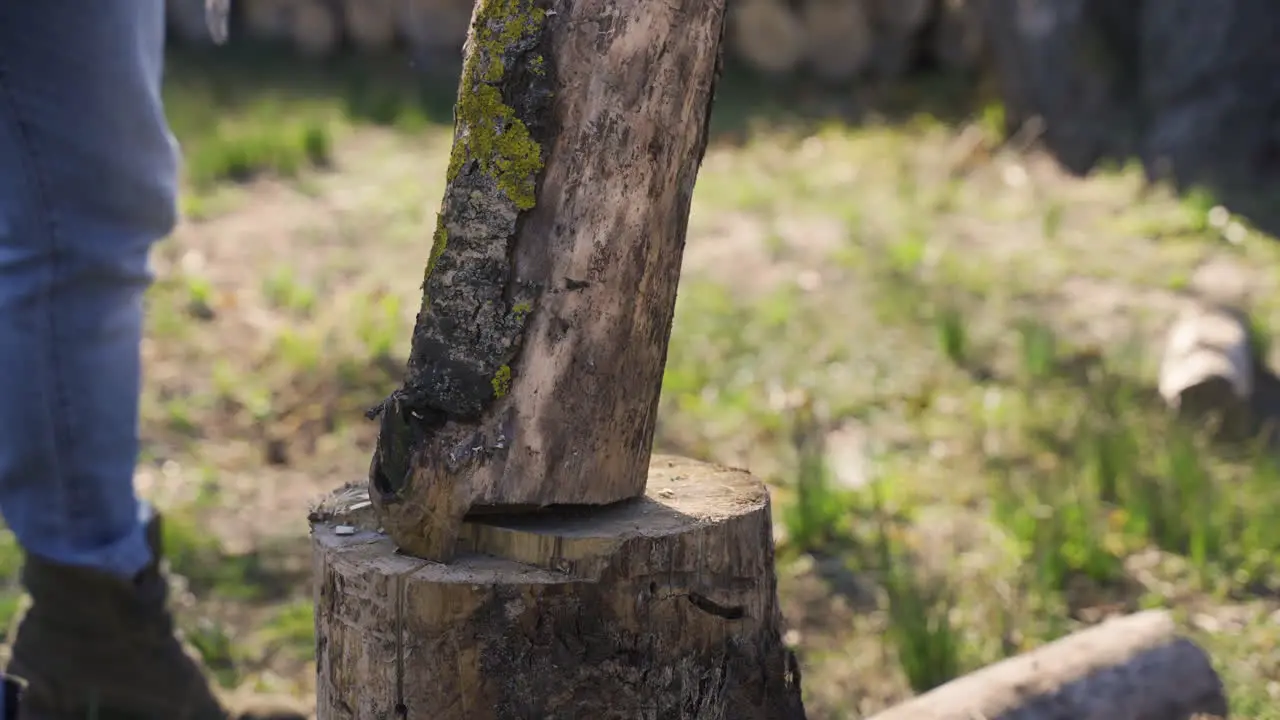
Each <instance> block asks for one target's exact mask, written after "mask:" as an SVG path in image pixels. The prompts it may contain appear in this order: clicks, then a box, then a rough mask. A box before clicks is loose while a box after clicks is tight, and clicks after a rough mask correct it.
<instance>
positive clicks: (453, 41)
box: [168, 0, 474, 58]
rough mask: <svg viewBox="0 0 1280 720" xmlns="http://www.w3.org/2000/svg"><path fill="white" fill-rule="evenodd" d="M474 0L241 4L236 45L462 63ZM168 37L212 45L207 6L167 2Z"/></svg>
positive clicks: (189, 0)
mask: <svg viewBox="0 0 1280 720" xmlns="http://www.w3.org/2000/svg"><path fill="white" fill-rule="evenodd" d="M473 5H474V0H236V1H235V2H234V3H233V4H232V12H233V16H232V30H231V36H232V41H233V42H234V41H235V40H237V39H242V38H244V39H250V40H255V41H258V42H269V43H278V44H285V45H288V46H291V47H292V48H293V49H294V50H295V51H296V52H297V53H298V54H300V55H303V56H305V57H314V58H320V57H325V56H328V55H332V54H333V53H335V52H337V51H338V50H340V49H342V48H344V47H348V48H352V49H354V50H357V51H361V52H371V53H379V52H387V51H391V50H395V49H405V50H407V51H408V52H409V53H410V54H411V55H412V56H414V57H428V58H429V57H441V56H446V55H450V54H452V55H456V56H458V57H459V58H460V57H461V52H462V43H463V41H464V40H465V39H466V36H467V28H468V27H469V26H470V24H471V9H472V6H473ZM168 16H169V37H170V40H171V41H172V42H176V43H179V44H192V45H200V44H208V43H210V38H209V31H208V29H207V28H206V26H205V21H204V0H168Z"/></svg>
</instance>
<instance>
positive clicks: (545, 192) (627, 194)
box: [370, 0, 724, 560]
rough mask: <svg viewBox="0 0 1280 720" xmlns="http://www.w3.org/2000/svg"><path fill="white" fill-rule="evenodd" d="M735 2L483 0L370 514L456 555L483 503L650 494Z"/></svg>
mask: <svg viewBox="0 0 1280 720" xmlns="http://www.w3.org/2000/svg"><path fill="white" fill-rule="evenodd" d="M723 24H724V0H688V1H686V2H680V3H657V4H653V3H637V2H621V1H620V0H577V1H576V2H565V1H563V0H481V1H480V2H479V3H477V5H476V9H475V14H474V16H473V18H472V27H471V34H470V36H469V38H468V41H467V50H466V60H465V68H464V70H463V77H462V82H461V85H460V87H459V91H458V104H457V109H456V113H455V116H456V117H455V120H456V126H457V127H456V133H455V140H454V147H453V155H452V159H451V163H450V167H449V171H448V173H449V174H448V186H447V189H446V190H445V197H444V202H443V204H442V206H441V211H440V216H439V224H438V227H437V229H436V232H435V240H434V245H433V248H432V253H431V259H430V263H429V266H428V268H427V274H426V280H425V283H424V286H423V289H424V297H423V305H422V309H421V311H420V312H419V314H418V320H417V325H416V327H415V329H414V335H413V347H412V353H411V357H410V361H409V370H408V377H407V379H406V381H405V383H404V386H403V388H401V389H400V390H399V391H397V392H396V393H395V394H394V395H393V396H392V397H391V398H389V399H388V400H387V401H386V402H385V403H384V404H383V405H382V406H380V408H378V410H379V411H380V412H381V417H382V427H381V432H380V436H379V438H378V447H377V450H376V452H375V454H374V458H373V462H372V464H371V468H370V486H371V489H372V491H373V492H372V497H373V501H374V503H375V505H376V507H377V509H378V511H379V513H380V514H381V517H382V519H383V522H384V525H385V527H386V528H387V530H388V532H389V533H390V534H391V536H392V537H393V538H394V539H395V541H396V542H397V543H398V544H399V545H400V547H401V548H402V549H403V550H405V551H406V552H409V553H411V554H414V555H417V556H419V557H424V558H430V559H438V560H446V559H448V558H449V557H450V556H451V554H452V553H453V552H454V546H455V543H456V536H457V532H458V529H459V526H460V523H461V521H462V518H463V517H464V516H465V515H466V514H467V513H468V512H469V511H471V510H472V509H473V508H474V507H478V506H479V507H485V508H490V509H492V508H505V509H507V510H510V509H511V508H513V507H541V506H546V505H552V504H593V505H599V504H607V503H612V502H616V501H619V500H623V499H626V498H632V497H638V496H640V495H642V494H643V493H644V488H645V476H646V471H647V467H648V463H649V453H650V448H651V444H652V437H653V425H654V417H655V415H656V411H657V400H658V392H659V389H660V386H661V382H662V372H663V365H664V363H665V360H666V352H667V342H668V338H669V335H670V326H671V318H672V312H673V310H674V305H675V296H676V283H677V280H678V279H679V275H680V262H681V256H682V253H683V248H684V239H685V230H686V226H687V223H688V214H689V203H690V199H691V196H692V193H693V185H694V181H695V179H696V177H697V172H698V167H699V165H700V163H701V160H702V155H703V152H704V150H705V147H706V126H707V118H708V115H709V113H710V107H711V99H712V95H713V87H714V81H715V78H716V76H717V73H718V65H719V48H720V39H721V34H722V29H723Z"/></svg>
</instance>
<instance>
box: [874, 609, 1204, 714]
mask: <svg viewBox="0 0 1280 720" xmlns="http://www.w3.org/2000/svg"><path fill="white" fill-rule="evenodd" d="M1226 714H1227V701H1226V697H1225V695H1224V694H1223V689H1222V682H1221V680H1220V679H1219V678H1218V675H1217V673H1216V672H1214V669H1213V666H1212V665H1211V664H1210V662H1209V657H1208V656H1207V655H1206V654H1205V653H1204V651H1203V650H1201V649H1200V648H1199V647H1197V646H1196V645H1195V644H1194V643H1192V642H1191V641H1190V640H1187V639H1185V638H1180V637H1178V635H1177V628H1176V627H1175V625H1174V623H1173V620H1172V619H1171V618H1170V617H1169V615H1168V613H1165V612H1161V611H1155V610H1152V611H1146V612H1141V613H1137V614H1135V615H1129V616H1127V617H1122V618H1117V619H1113V620H1108V621H1106V622H1104V623H1102V624H1100V625H1095V626H1094V627H1091V628H1089V629H1087V630H1084V631H1081V632H1079V633H1076V634H1074V635H1070V636H1068V637H1065V638H1063V639H1061V640H1058V641H1056V642H1053V643H1050V644H1048V645H1045V646H1044V647H1041V648H1039V649H1036V650H1033V651H1032V652H1029V653H1026V654H1024V655H1020V656H1018V657H1014V658H1010V659H1008V660H1005V661H1003V662H1000V663H996V664H995V665H991V666H990V667H987V668H984V669H982V670H979V671H978V672H975V673H973V674H971V675H967V676H965V677H962V678H960V679H957V680H953V681H952V682H950V683H947V684H946V685H943V686H942V687H940V688H937V689H936V690H933V691H930V692H928V693H925V694H924V695H921V696H920V697H918V698H915V699H913V700H909V701H907V702H905V703H903V704H901V705H898V706H897V707H894V708H892V709H890V710H887V711H885V712H883V713H880V714H879V715H876V716H875V717H873V718H872V720H973V718H987V719H989V720H1079V719H1080V718H1107V720H1190V718H1193V717H1195V716H1197V715H1210V716H1220V717H1226Z"/></svg>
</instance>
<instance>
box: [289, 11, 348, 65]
mask: <svg viewBox="0 0 1280 720" xmlns="http://www.w3.org/2000/svg"><path fill="white" fill-rule="evenodd" d="M290 30H291V32H292V35H293V47H294V49H296V50H297V51H298V52H299V53H300V54H302V55H303V56H305V57H308V58H320V57H326V56H328V55H331V54H333V51H334V50H337V49H338V43H339V42H341V40H342V26H341V25H340V24H339V23H338V16H337V12H335V9H334V8H333V7H332V6H330V5H329V4H328V3H327V2H326V1H325V0H295V4H294V7H293V17H292V26H291V27H290Z"/></svg>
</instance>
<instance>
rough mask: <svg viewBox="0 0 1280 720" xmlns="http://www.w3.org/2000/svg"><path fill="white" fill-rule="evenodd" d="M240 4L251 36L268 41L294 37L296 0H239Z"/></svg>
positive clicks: (246, 29)
mask: <svg viewBox="0 0 1280 720" xmlns="http://www.w3.org/2000/svg"><path fill="white" fill-rule="evenodd" d="M239 4H240V6H241V7H243V8H244V10H243V17H244V25H245V33H246V34H247V35H248V36H249V37H251V38H254V39H255V40H262V41H268V42H276V41H284V40H289V39H290V38H291V37H292V28H293V9H294V6H295V5H296V2H295V0H239Z"/></svg>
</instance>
